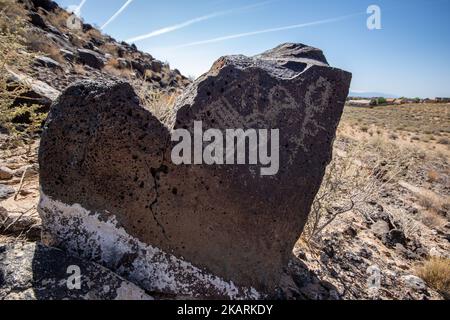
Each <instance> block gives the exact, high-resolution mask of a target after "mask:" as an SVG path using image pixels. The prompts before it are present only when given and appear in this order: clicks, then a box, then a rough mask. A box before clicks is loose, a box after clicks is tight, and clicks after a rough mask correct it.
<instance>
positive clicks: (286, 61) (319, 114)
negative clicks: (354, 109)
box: [39, 44, 351, 296]
mask: <svg viewBox="0 0 450 320" xmlns="http://www.w3.org/2000/svg"><path fill="white" fill-rule="evenodd" d="M350 81H351V74H349V73H347V72H345V71H342V70H339V69H335V68H331V67H329V66H328V64H327V62H326V59H325V57H324V56H323V53H322V52H321V51H320V50H318V49H315V48H310V47H307V46H304V45H297V44H286V45H282V46H280V47H278V48H276V49H274V50H271V51H268V52H266V53H263V54H262V55H259V56H256V57H245V56H230V57H223V58H221V59H219V60H218V61H217V62H216V63H215V64H214V65H213V67H212V68H211V70H210V71H209V72H208V73H207V74H205V75H203V76H202V77H200V78H199V79H197V80H196V81H195V82H194V83H193V84H192V85H191V86H190V87H189V88H188V90H186V92H185V93H184V94H183V95H182V96H181V97H180V98H179V99H178V101H177V103H176V106H175V108H174V112H173V113H172V116H171V117H169V118H167V119H166V121H165V123H164V124H162V123H161V122H160V121H159V120H157V119H156V118H155V117H154V116H153V115H152V114H151V113H150V112H149V111H148V110H147V109H146V108H145V107H144V106H142V105H140V103H139V100H138V98H137V97H136V95H135V93H134V92H133V90H132V88H131V87H130V86H129V85H128V84H126V83H122V82H97V83H93V82H81V83H78V84H75V85H73V86H72V87H70V88H68V89H67V90H66V91H65V92H64V93H63V94H62V96H61V97H60V98H59V99H58V101H57V102H56V103H55V104H54V105H53V107H52V109H51V112H50V114H49V118H48V120H47V123H46V125H45V130H44V134H43V136H42V140H41V147H40V159H39V161H40V168H41V188H42V192H43V197H44V198H47V197H48V198H49V199H52V200H54V201H58V202H61V203H63V204H67V205H69V206H71V205H79V206H80V208H83V209H86V210H87V212H92V213H94V212H95V213H97V214H98V219H100V220H101V219H105V220H108V219H110V218H111V217H114V218H115V219H117V226H118V228H120V229H121V230H122V231H124V232H126V234H128V235H129V236H130V237H131V238H132V239H137V240H138V241H139V243H141V244H143V245H151V246H152V247H154V248H159V249H161V250H162V251H164V252H165V253H167V254H169V255H173V256H174V257H177V258H179V259H184V260H185V261H188V262H190V263H192V265H193V266H195V267H198V268H199V269H200V270H202V272H206V274H208V273H210V274H212V275H216V276H219V277H220V278H221V279H223V280H224V281H225V282H227V283H234V284H236V285H237V286H238V287H239V288H241V287H244V288H256V289H257V290H258V291H259V292H267V293H273V292H274V291H275V288H276V287H277V286H278V285H279V282H280V279H281V275H282V273H283V269H284V268H285V267H286V265H287V263H288V261H289V258H290V256H291V252H292V248H293V246H294V244H295V242H296V241H297V239H298V238H299V236H300V235H301V233H302V230H303V227H304V224H305V223H306V220H307V216H308V213H309V210H310V207H311V203H312V201H313V199H314V197H315V195H316V193H317V191H318V189H319V187H320V184H321V182H322V178H323V175H324V171H325V168H326V166H327V164H328V163H329V162H330V160H331V152H332V151H331V150H332V143H333V141H334V138H335V132H336V128H337V125H338V123H339V120H340V117H341V114H342V110H343V107H344V103H345V99H346V97H347V95H348V90H349V86H350ZM194 121H202V122H203V130H204V131H206V130H207V129H209V128H214V129H220V130H226V129H243V130H247V129H268V130H270V129H279V132H280V142H279V145H280V169H279V172H278V173H277V174H276V175H273V176H261V175H260V174H259V170H260V167H261V166H259V165H211V166H208V165H179V166H176V165H174V164H173V163H172V161H171V151H172V147H173V146H174V144H175V143H173V142H171V133H173V132H174V131H173V130H175V129H181V128H185V129H187V130H189V131H192V130H193V127H194ZM46 203H48V201H43V202H41V206H40V212H41V214H42V215H43V222H44V232H45V234H46V237H47V239H48V241H49V242H50V243H51V244H54V245H58V246H60V247H63V248H65V249H67V250H69V251H71V252H75V253H78V254H80V255H81V256H83V252H86V251H87V250H88V249H86V246H85V245H86V244H89V245H91V246H95V245H98V244H102V245H98V248H99V252H97V254H93V253H92V252H90V253H89V258H90V259H93V260H95V261H98V262H100V263H103V264H106V265H108V267H110V268H113V270H117V271H119V273H121V274H122V275H124V276H125V277H126V276H127V275H130V274H132V275H133V276H132V277H133V279H135V280H136V279H137V280H138V281H143V278H144V277H143V276H142V275H141V276H136V274H139V272H138V271H137V270H136V269H137V267H136V264H133V261H137V260H139V259H140V260H139V261H142V259H141V258H140V256H143V255H144V254H143V253H142V252H140V250H136V252H131V251H130V252H129V254H127V255H126V256H125V255H124V254H123V253H122V256H121V257H115V258H114V259H115V263H113V262H112V260H114V259H111V257H112V256H114V252H115V251H114V245H110V246H107V245H104V244H105V243H107V238H106V236H104V235H99V236H98V237H93V236H92V235H91V234H90V235H89V236H86V234H87V233H86V230H85V225H84V224H83V221H82V220H83V219H82V218H81V219H80V218H79V217H78V218H77V219H76V221H75V220H74V219H71V218H69V216H68V215H67V213H66V212H64V210H53V209H51V208H50V207H51V206H47V205H46ZM65 215H66V216H65ZM71 216H72V217H73V215H71ZM71 226H73V227H71ZM105 251H108V252H105ZM105 256H106V257H105ZM121 258H123V259H121ZM144 260H145V259H144ZM150 260H151V259H150ZM150 260H149V263H150ZM113 264H115V265H113ZM140 265H142V264H140ZM175 269H177V267H176V266H174V267H173V268H171V272H172V273H170V276H173V277H175V278H176V277H177V275H180V274H184V273H183V272H178V271H174V270H175ZM158 279H160V278H158ZM202 279H204V278H202ZM158 281H159V280H158ZM183 281H184V280H183ZM183 281H181V282H176V284H175V285H174V286H164V285H160V286H156V285H155V284H154V283H153V284H152V283H151V279H150V280H148V281H147V282H145V283H142V284H141V285H142V286H143V287H145V288H146V289H163V290H165V291H168V292H170V293H179V292H180V291H182V292H183V293H186V291H183V288H186V287H189V288H190V289H192V288H194V287H195V286H192V284H187V282H189V281H188V280H186V281H187V282H186V281H185V282H183ZM191 282H192V281H191ZM212 287H214V285H212ZM214 288H215V289H213V290H211V291H210V293H209V294H210V295H219V296H220V295H222V293H223V292H222V293H220V290H216V289H217V286H216V287H214ZM192 290H193V291H195V289H192ZM238 290H240V289H238ZM225 291H227V290H225ZM227 292H228V293H229V291H227ZM192 293H193V294H194V295H195V292H192ZM202 294H203V295H208V290H206V291H205V290H204V291H203V292H202ZM244 296H245V295H244Z"/></svg>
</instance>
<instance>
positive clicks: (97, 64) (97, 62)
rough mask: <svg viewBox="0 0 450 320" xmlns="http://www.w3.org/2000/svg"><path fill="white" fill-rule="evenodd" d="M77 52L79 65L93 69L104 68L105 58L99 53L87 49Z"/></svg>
mask: <svg viewBox="0 0 450 320" xmlns="http://www.w3.org/2000/svg"><path fill="white" fill-rule="evenodd" d="M77 52H78V59H79V61H80V62H81V63H83V64H85V65H88V66H89V67H91V68H94V69H102V68H103V67H104V66H105V58H104V57H103V56H102V55H101V54H100V53H98V52H95V51H93V50H89V49H78V50H77Z"/></svg>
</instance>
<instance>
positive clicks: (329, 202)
mask: <svg viewBox="0 0 450 320" xmlns="http://www.w3.org/2000/svg"><path fill="white" fill-rule="evenodd" d="M364 153H365V151H364V148H362V147H358V146H356V147H352V149H351V150H350V151H348V152H347V153H346V154H345V155H342V156H340V155H335V158H334V159H333V161H332V162H331V164H330V165H329V166H328V168H327V170H326V173H325V177H324V180H323V183H322V186H321V188H320V190H319V192H318V194H317V196H316V198H315V200H314V202H313V205H312V208H311V212H310V215H309V220H308V223H307V224H306V226H305V230H304V233H303V239H304V240H305V241H306V242H308V243H311V241H314V240H315V239H316V238H317V237H318V236H319V235H320V234H321V233H322V231H323V230H324V229H325V228H326V227H327V226H329V225H330V224H331V223H332V222H333V221H335V220H336V219H337V217H338V216H339V215H342V214H345V213H348V212H350V211H352V210H356V209H358V207H359V206H361V205H363V204H365V203H366V202H367V201H368V200H369V199H372V198H377V197H378V195H379V193H380V191H381V189H382V188H383V186H384V185H385V184H386V183H389V182H390V179H388V180H387V181H385V182H381V183H380V181H381V180H382V179H381V178H382V177H381V176H382V175H385V172H384V171H383V170H381V165H382V164H381V162H380V161H378V160H375V161H374V162H373V163H372V164H371V165H368V164H363V163H361V162H360V161H358V160H356V159H362V156H363V154H364Z"/></svg>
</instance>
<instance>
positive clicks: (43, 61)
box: [35, 56, 62, 69]
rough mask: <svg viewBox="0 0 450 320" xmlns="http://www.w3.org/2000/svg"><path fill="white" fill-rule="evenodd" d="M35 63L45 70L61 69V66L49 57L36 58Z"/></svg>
mask: <svg viewBox="0 0 450 320" xmlns="http://www.w3.org/2000/svg"><path fill="white" fill-rule="evenodd" d="M35 63H37V64H38V65H40V66H43V67H47V68H52V69H62V67H61V64H59V62H57V61H55V60H53V59H52V58H49V57H43V56H38V57H36V58H35Z"/></svg>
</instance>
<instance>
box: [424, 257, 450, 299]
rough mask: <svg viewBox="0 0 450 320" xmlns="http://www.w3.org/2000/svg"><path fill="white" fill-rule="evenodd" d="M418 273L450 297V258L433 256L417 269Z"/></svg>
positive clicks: (447, 297)
mask: <svg viewBox="0 0 450 320" xmlns="http://www.w3.org/2000/svg"><path fill="white" fill-rule="evenodd" d="M417 275H418V276H419V277H420V278H422V279H423V280H425V282H426V283H427V284H428V285H429V286H430V287H432V288H434V289H435V290H437V291H438V292H440V293H441V294H442V295H444V297H445V298H446V299H450V259H445V258H431V259H429V260H428V261H426V262H425V263H424V264H423V266H421V267H419V268H418V269H417Z"/></svg>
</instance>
